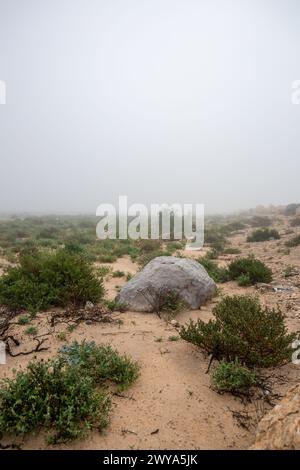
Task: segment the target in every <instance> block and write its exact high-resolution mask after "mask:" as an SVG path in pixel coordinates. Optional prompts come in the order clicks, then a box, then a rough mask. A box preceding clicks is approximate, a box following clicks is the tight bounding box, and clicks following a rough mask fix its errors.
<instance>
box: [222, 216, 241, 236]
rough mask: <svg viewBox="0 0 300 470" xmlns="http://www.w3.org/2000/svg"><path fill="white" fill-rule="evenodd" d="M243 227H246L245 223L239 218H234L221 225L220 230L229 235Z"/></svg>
mask: <svg viewBox="0 0 300 470" xmlns="http://www.w3.org/2000/svg"><path fill="white" fill-rule="evenodd" d="M245 227H246V225H245V224H244V223H243V222H241V221H239V220H235V221H233V222H229V223H227V224H225V225H223V226H222V229H221V230H222V232H223V233H224V234H226V235H227V234H228V235H229V234H231V233H232V232H236V231H238V230H243V229H244V228H245Z"/></svg>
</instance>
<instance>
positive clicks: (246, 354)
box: [180, 295, 295, 367]
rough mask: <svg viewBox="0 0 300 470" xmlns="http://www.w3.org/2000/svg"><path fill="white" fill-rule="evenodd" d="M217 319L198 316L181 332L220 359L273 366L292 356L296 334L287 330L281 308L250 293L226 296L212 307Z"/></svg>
mask: <svg viewBox="0 0 300 470" xmlns="http://www.w3.org/2000/svg"><path fill="white" fill-rule="evenodd" d="M213 313H214V315H215V319H214V320H210V321H209V322H208V323H205V322H203V321H202V320H198V321H197V322H193V321H190V323H189V324H188V325H186V326H184V327H182V328H181V330H180V336H181V337H182V338H183V339H184V340H186V341H188V342H190V343H193V344H195V345H196V346H199V347H200V348H201V349H203V350H204V351H206V352H207V353H209V354H213V356H214V357H215V358H217V359H224V360H226V361H229V362H230V361H234V360H236V359H238V360H240V361H241V362H242V363H245V364H246V365H247V366H250V367H252V366H259V367H271V366H275V365H278V364H281V363H283V362H285V361H286V360H288V359H289V358H290V357H291V353H292V349H291V343H292V341H293V340H294V338H295V335H293V334H288V333H287V330H286V326H285V323H284V315H283V314H282V313H281V311H280V310H279V309H278V310H275V309H269V308H263V307H261V305H260V303H259V301H258V299H256V298H254V297H251V296H247V295H245V296H232V297H230V296H226V297H224V298H223V299H222V300H221V301H220V302H219V304H218V305H216V306H215V308H214V309H213Z"/></svg>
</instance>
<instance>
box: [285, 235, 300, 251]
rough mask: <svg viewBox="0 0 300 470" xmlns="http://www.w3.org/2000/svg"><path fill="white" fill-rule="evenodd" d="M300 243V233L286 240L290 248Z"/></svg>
mask: <svg viewBox="0 0 300 470" xmlns="http://www.w3.org/2000/svg"><path fill="white" fill-rule="evenodd" d="M298 245H300V235H296V237H294V238H292V239H291V240H289V241H288V242H286V246H288V247H290V248H294V247H295V246H298Z"/></svg>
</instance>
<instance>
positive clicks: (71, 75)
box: [0, 0, 300, 213]
mask: <svg viewBox="0 0 300 470" xmlns="http://www.w3.org/2000/svg"><path fill="white" fill-rule="evenodd" d="M299 18H300V2H299V1H298V0H226V1H224V0H82V1H78V0H51V1H50V0H43V1H41V0H26V1H24V0H0V79H1V80H3V81H5V83H6V104H5V105H0V162H1V168H0V169H1V173H0V212H23V211H27V212H72V213H74V212H77V213H78V212H89V213H94V212H95V211H96V208H97V206H98V205H99V204H100V203H114V202H116V200H117V198H118V196H119V195H127V196H128V200H129V202H130V203H145V204H149V203H163V202H166V203H182V204H183V203H203V204H205V206H206V211H209V212H230V211H236V210H240V209H243V208H249V207H253V206H256V205H257V204H285V203H289V202H294V201H295V202H299V201H300V194H299V174H300V138H299V134H300V133H299V131H300V105H299V106H296V105H293V104H292V102H291V87H292V82H293V81H294V80H297V79H300V62H299V53H300V50H299V49H300V29H299Z"/></svg>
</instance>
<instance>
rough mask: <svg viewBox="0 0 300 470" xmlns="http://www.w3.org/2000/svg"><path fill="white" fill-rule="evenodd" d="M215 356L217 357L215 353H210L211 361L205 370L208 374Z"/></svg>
mask: <svg viewBox="0 0 300 470" xmlns="http://www.w3.org/2000/svg"><path fill="white" fill-rule="evenodd" d="M214 358H215V356H214V355H213V354H210V356H209V363H208V366H207V369H206V371H205V373H206V374H208V373H209V371H210V368H211V365H212V363H213V360H214Z"/></svg>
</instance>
